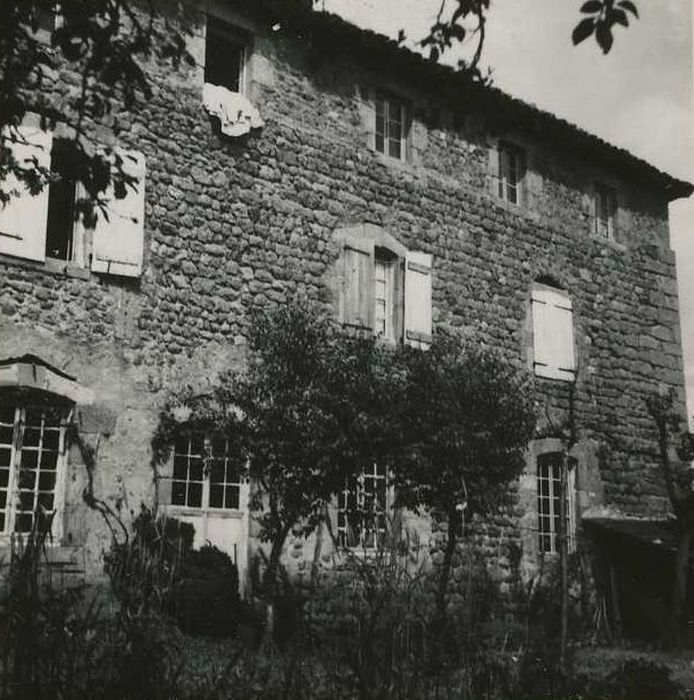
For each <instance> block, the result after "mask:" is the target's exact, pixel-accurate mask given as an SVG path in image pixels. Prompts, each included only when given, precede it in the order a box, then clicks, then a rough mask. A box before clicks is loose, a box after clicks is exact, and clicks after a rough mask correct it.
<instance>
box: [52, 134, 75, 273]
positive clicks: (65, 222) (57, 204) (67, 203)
mask: <svg viewBox="0 0 694 700" xmlns="http://www.w3.org/2000/svg"><path fill="white" fill-rule="evenodd" d="M52 156H53V157H52V160H51V170H52V171H53V172H56V170H57V162H56V158H60V153H56V149H55V148H54V149H53V154H52ZM74 209H75V183H74V181H69V180H63V179H59V180H54V181H52V182H51V183H50V185H49V188H48V219H47V225H46V256H47V257H49V258H57V259H59V260H72V234H73V230H74V224H75V222H74V218H75V211H74Z"/></svg>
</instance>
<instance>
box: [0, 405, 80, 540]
mask: <svg viewBox="0 0 694 700" xmlns="http://www.w3.org/2000/svg"><path fill="white" fill-rule="evenodd" d="M66 421H67V409H60V408H57V407H52V406H18V405H13V404H11V403H7V402H5V401H3V402H2V403H1V404H0V534H9V533H12V532H18V533H26V532H31V530H32V528H33V527H34V525H35V523H36V519H37V518H39V520H40V522H42V523H48V522H50V518H51V517H52V516H53V515H54V514H55V512H56V510H57V509H58V501H59V498H58V497H59V495H60V484H61V481H62V473H63V470H64V468H65V458H66V449H65V428H66ZM54 531H55V530H54Z"/></svg>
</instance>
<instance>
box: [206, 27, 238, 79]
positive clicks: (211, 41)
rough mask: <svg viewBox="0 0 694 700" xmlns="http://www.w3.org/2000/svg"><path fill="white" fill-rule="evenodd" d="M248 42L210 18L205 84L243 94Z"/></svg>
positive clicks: (231, 29)
mask: <svg viewBox="0 0 694 700" xmlns="http://www.w3.org/2000/svg"><path fill="white" fill-rule="evenodd" d="M245 54H246V42H245V41H243V38H242V37H240V36H239V35H238V34H235V33H234V30H233V28H232V27H230V26H228V25H225V24H224V23H223V22H221V21H220V20H217V19H213V18H211V17H208V20H207V38H206V41H205V82H206V83H210V84H211V85H221V86H222V87H225V88H227V90H231V91H232V92H243V71H244V62H245Z"/></svg>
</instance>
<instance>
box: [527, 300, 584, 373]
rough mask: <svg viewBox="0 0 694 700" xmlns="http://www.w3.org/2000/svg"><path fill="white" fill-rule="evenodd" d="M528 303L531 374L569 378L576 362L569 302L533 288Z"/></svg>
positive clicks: (571, 313) (573, 371)
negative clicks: (532, 356)
mask: <svg viewBox="0 0 694 700" xmlns="http://www.w3.org/2000/svg"><path fill="white" fill-rule="evenodd" d="M532 302H533V342H534V350H535V373H536V374H537V375H539V376H541V377H549V378H552V379H567V380H571V379H573V378H574V373H575V369H576V360H575V355H574V336H573V311H572V306H571V299H569V297H568V296H566V295H565V294H562V293H560V292H559V291H556V290H552V289H534V290H533V297H532Z"/></svg>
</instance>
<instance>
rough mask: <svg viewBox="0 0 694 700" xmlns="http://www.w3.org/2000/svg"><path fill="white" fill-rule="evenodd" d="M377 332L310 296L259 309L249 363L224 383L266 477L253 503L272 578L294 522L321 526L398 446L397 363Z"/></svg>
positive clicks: (235, 418) (224, 399)
mask: <svg viewBox="0 0 694 700" xmlns="http://www.w3.org/2000/svg"><path fill="white" fill-rule="evenodd" d="M379 353H380V350H379V348H378V347H377V345H376V344H375V343H374V341H373V340H372V339H369V340H359V339H349V338H345V337H344V335H342V334H341V332H340V331H339V329H338V327H337V326H336V325H335V324H334V322H333V321H332V319H331V317H330V316H329V315H328V314H327V313H326V312H324V311H321V309H320V308H319V307H317V306H316V305H313V304H311V303H308V302H306V301H296V302H294V303H291V304H288V305H286V306H283V307H280V308H277V309H274V310H272V311H269V312H259V313H256V314H255V315H254V316H253V318H252V322H251V323H250V324H249V356H248V365H247V367H246V369H245V370H244V371H242V372H231V373H227V374H226V375H224V376H223V377H222V378H221V381H220V389H219V391H218V392H217V400H218V403H219V405H222V406H228V407H231V410H228V411H227V413H228V414H229V415H230V416H231V418H232V424H231V425H230V426H229V431H230V433H232V434H233V435H234V436H235V439H236V440H238V441H239V444H240V446H241V448H242V450H243V452H244V453H245V455H246V456H247V461H248V473H249V476H250V478H251V480H252V483H253V484H256V485H257V488H256V489H255V490H254V493H253V495H252V503H251V508H252V510H253V511H255V512H256V513H257V514H258V519H259V522H260V525H261V532H260V537H261V539H263V540H265V541H268V542H270V544H271V550H270V556H269V560H268V566H267V570H266V576H265V582H266V585H267V586H268V587H269V588H270V589H271V588H272V587H273V586H274V585H275V584H276V582H277V574H278V570H279V562H280V555H281V553H282V549H283V547H284V543H285V541H286V538H287V535H288V534H289V532H290V531H291V530H293V529H294V530H297V529H299V530H302V531H303V532H304V533H305V534H308V533H310V532H313V530H314V529H315V528H316V526H317V524H318V523H319V522H320V521H321V520H322V518H323V517H324V514H325V508H326V505H327V503H328V502H329V501H330V500H331V499H332V497H333V495H334V494H335V493H337V492H338V491H340V490H341V489H342V488H343V486H344V482H345V478H346V477H347V475H349V474H353V473H355V472H356V471H357V470H358V469H359V468H360V466H363V464H364V463H369V462H373V461H375V460H378V459H380V458H381V455H382V454H383V453H384V452H385V451H387V450H388V449H389V445H390V442H389V440H388V433H387V432H386V431H385V430H383V429H382V427H383V425H384V424H385V423H386V421H387V408H388V403H387V401H388V394H387V391H383V392H382V391H380V390H379V387H381V386H384V387H385V386H386V385H387V379H386V377H387V375H388V374H389V370H388V365H387V364H386V363H381V362H379V359H378V358H379Z"/></svg>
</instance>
